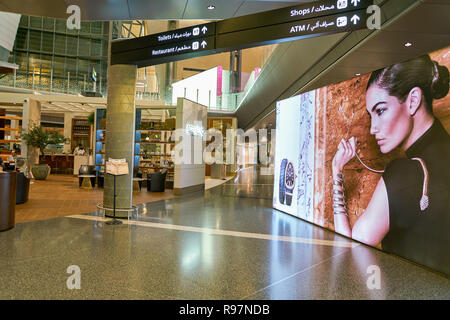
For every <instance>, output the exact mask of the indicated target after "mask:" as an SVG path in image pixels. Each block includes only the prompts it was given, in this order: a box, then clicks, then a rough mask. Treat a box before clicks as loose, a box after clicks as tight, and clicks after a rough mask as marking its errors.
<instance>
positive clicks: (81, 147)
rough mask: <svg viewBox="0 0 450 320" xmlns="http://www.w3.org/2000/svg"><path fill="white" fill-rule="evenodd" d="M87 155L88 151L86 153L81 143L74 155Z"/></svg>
mask: <svg viewBox="0 0 450 320" xmlns="http://www.w3.org/2000/svg"><path fill="white" fill-rule="evenodd" d="M85 153H86V151H84V147H83V146H82V145H81V143H80V144H79V145H78V147H76V148H75V150H74V151H73V154H74V155H76V156H84V155H85Z"/></svg>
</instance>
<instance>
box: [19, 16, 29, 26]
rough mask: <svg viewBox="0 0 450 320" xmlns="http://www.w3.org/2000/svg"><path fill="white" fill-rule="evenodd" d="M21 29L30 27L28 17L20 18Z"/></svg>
mask: <svg viewBox="0 0 450 320" xmlns="http://www.w3.org/2000/svg"><path fill="white" fill-rule="evenodd" d="M19 26H21V27H28V16H23V15H22V16H20V24H19Z"/></svg>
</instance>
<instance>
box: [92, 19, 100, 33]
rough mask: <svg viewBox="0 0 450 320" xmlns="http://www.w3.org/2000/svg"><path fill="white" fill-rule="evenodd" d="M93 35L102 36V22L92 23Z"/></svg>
mask: <svg viewBox="0 0 450 320" xmlns="http://www.w3.org/2000/svg"><path fill="white" fill-rule="evenodd" d="M91 33H92V34H102V22H100V21H93V22H91Z"/></svg>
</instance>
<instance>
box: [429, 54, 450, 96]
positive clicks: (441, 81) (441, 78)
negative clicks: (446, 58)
mask: <svg viewBox="0 0 450 320" xmlns="http://www.w3.org/2000/svg"><path fill="white" fill-rule="evenodd" d="M448 91H449V71H448V69H447V67H444V66H440V65H439V63H437V62H436V61H433V80H432V81H431V93H432V95H433V98H434V99H441V98H443V97H445V96H446V95H447V93H448Z"/></svg>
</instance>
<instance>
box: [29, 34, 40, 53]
mask: <svg viewBox="0 0 450 320" xmlns="http://www.w3.org/2000/svg"><path fill="white" fill-rule="evenodd" d="M41 35H42V32H41V31H34V30H30V50H34V51H40V50H41Z"/></svg>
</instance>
